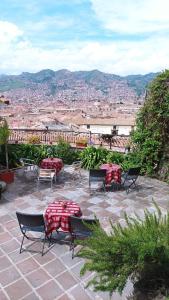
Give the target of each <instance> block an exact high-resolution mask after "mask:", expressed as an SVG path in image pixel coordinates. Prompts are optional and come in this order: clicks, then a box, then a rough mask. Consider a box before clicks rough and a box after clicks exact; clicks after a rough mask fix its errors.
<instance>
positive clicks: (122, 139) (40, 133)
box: [9, 128, 129, 148]
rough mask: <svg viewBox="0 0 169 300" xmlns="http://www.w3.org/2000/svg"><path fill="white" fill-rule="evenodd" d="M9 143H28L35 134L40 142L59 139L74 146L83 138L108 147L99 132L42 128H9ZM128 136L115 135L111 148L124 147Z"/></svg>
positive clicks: (46, 142)
mask: <svg viewBox="0 0 169 300" xmlns="http://www.w3.org/2000/svg"><path fill="white" fill-rule="evenodd" d="M10 132H11V133H10V137H9V143H12V144H13V143H23V144H25V143H28V141H29V139H30V138H31V137H32V136H37V137H38V138H39V140H40V143H41V144H57V143H58V141H59V140H60V139H63V140H64V141H66V142H68V143H70V144H71V145H72V146H76V143H78V141H79V140H82V139H85V140H87V141H88V144H94V145H96V146H99V145H101V144H102V146H104V147H106V148H107V147H108V148H109V144H108V143H106V142H105V141H103V140H102V139H101V134H98V133H91V132H74V131H56V130H51V129H49V130H42V129H15V128H12V129H10ZM128 139H129V137H128V136H115V137H114V138H113V141H112V148H113V147H118V148H124V147H125V145H126V144H127V143H128Z"/></svg>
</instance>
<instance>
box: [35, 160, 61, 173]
mask: <svg viewBox="0 0 169 300" xmlns="http://www.w3.org/2000/svg"><path fill="white" fill-rule="evenodd" d="M40 167H41V168H42V169H55V170H56V174H57V173H59V171H60V170H61V169H62V167H63V161H62V159H60V158H45V159H43V160H42V161H41V164H40Z"/></svg>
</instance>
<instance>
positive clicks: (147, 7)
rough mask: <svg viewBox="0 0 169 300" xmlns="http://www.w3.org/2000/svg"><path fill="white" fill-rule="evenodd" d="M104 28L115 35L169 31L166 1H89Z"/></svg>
mask: <svg viewBox="0 0 169 300" xmlns="http://www.w3.org/2000/svg"><path fill="white" fill-rule="evenodd" d="M90 1H91V4H92V8H93V10H94V12H95V14H96V16H97V18H98V20H99V21H100V22H101V23H102V25H103V26H104V28H106V29H109V30H111V31H113V32H116V33H123V34H138V33H139V34H141V33H156V32H160V31H165V30H168V29H169V14H168V11H169V1H168V0H135V1H134V0H125V1H124V0H104V1H103V0H90Z"/></svg>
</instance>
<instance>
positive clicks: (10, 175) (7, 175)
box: [0, 170, 14, 183]
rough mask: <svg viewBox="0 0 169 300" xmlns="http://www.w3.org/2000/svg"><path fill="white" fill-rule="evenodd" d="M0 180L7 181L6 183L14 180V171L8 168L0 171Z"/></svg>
mask: <svg viewBox="0 0 169 300" xmlns="http://www.w3.org/2000/svg"><path fill="white" fill-rule="evenodd" d="M0 180H2V181H5V182H6V183H12V182H14V172H13V171H10V170H6V171H3V172H1V173H0Z"/></svg>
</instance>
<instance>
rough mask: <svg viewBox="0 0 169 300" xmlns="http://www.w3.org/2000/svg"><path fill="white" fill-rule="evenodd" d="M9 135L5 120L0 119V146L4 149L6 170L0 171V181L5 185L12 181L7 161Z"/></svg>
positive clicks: (12, 174)
mask: <svg viewBox="0 0 169 300" xmlns="http://www.w3.org/2000/svg"><path fill="white" fill-rule="evenodd" d="M9 135H10V130H9V127H8V123H7V121H6V119H4V118H0V145H4V147H5V160H6V169H3V170H1V171H0V180H2V181H5V182H6V183H11V182H13V181H14V172H13V171H11V170H9V159H8V138H9Z"/></svg>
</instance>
